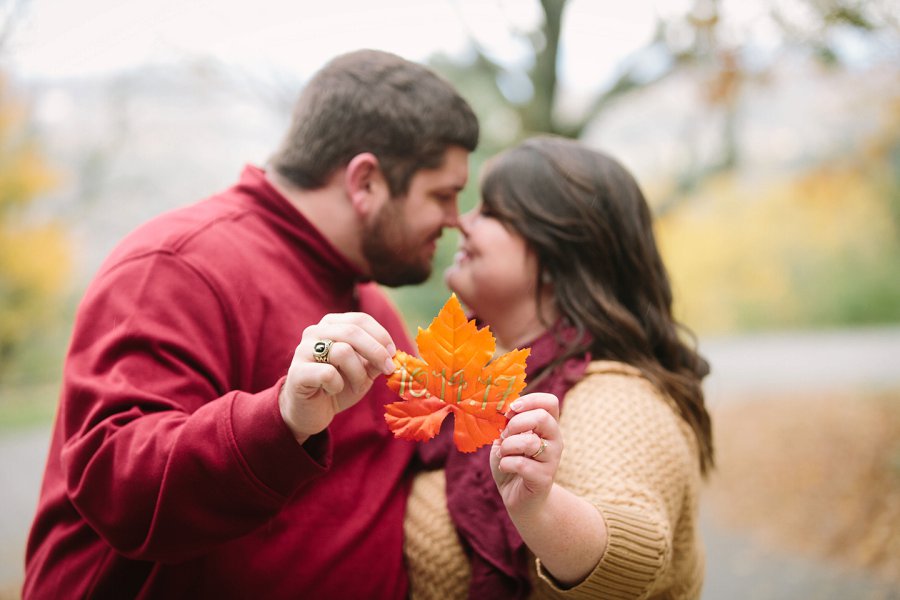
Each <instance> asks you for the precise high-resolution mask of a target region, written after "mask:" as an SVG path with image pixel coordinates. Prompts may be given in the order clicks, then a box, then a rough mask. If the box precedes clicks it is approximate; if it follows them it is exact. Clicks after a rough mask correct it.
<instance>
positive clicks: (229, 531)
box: [59, 253, 330, 562]
mask: <svg viewBox="0 0 900 600" xmlns="http://www.w3.org/2000/svg"><path fill="white" fill-rule="evenodd" d="M248 318H250V319H251V320H252V317H250V316H248ZM234 328H235V323H234V322H233V318H231V317H230V315H229V314H228V313H227V307H226V305H225V304H224V303H223V301H222V299H221V298H220V297H218V295H217V294H216V293H215V291H214V290H213V289H212V288H211V286H210V285H208V282H207V281H206V280H205V279H204V278H203V277H202V276H201V274H200V273H199V272H197V271H196V270H194V269H192V268H191V267H190V265H188V264H186V263H184V262H183V261H182V260H180V259H178V257H176V256H172V255H167V254H165V253H157V254H154V255H150V256H142V257H138V258H135V259H131V260H126V261H124V262H122V263H120V264H118V265H117V266H116V267H115V268H113V269H110V270H107V271H105V272H103V273H102V274H101V275H100V276H99V277H98V278H97V280H96V281H95V283H94V284H93V285H92V287H91V288H90V289H89V290H88V293H87V294H86V295H85V299H84V301H83V303H82V306H81V307H80V309H79V315H78V317H77V319H76V324H75V330H74V332H73V337H72V342H71V346H70V350H69V354H68V357H67V360H66V367H65V373H64V382H63V390H62V401H61V409H60V417H59V418H60V419H61V421H62V423H63V427H64V431H65V433H64V435H65V442H64V447H63V451H62V453H61V464H62V467H63V469H64V472H65V480H66V488H67V490H68V495H69V498H70V500H71V502H72V503H73V504H74V505H75V507H76V508H77V510H78V511H79V513H80V514H81V515H82V516H83V517H84V519H85V520H86V521H87V522H88V523H90V525H91V526H92V528H94V529H95V530H96V532H97V533H98V535H100V536H101V537H102V538H103V539H104V540H106V542H107V543H109V544H110V545H111V546H112V547H113V548H115V549H116V550H117V551H118V552H120V553H122V554H124V555H126V556H129V557H131V558H134V559H140V560H156V561H164V562H169V561H179V560H184V559H186V558H189V557H191V556H195V555H197V554H199V553H202V552H204V551H206V550H208V549H209V548H210V547H211V546H213V545H215V544H218V543H221V542H223V541H225V540H229V539H233V538H236V537H239V536H241V535H243V534H244V533H247V532H249V531H251V530H252V529H254V528H256V527H258V526H259V525H261V524H262V523H264V522H266V521H267V520H269V519H270V518H271V517H272V516H273V515H274V514H276V513H277V511H278V510H279V509H280V508H281V507H282V506H283V505H284V503H285V502H286V501H287V500H288V498H289V497H290V496H291V494H293V493H294V491H296V490H297V489H298V487H299V486H301V485H302V484H303V483H304V482H307V481H310V480H311V479H313V478H315V477H317V476H318V475H320V474H321V473H323V472H324V471H325V470H327V468H328V466H329V462H330V443H329V438H328V434H327V433H323V434H320V435H318V436H314V437H313V438H311V439H310V440H308V441H307V443H306V444H304V446H302V447H301V446H300V445H298V444H297V443H296V441H295V440H294V438H293V436H291V434H290V432H289V430H288V428H287V426H286V425H285V424H284V422H283V420H282V419H281V415H280V411H279V408H278V393H279V391H280V387H281V384H282V381H283V380H282V381H272V382H271V384H270V385H271V387H269V388H267V389H262V390H255V391H253V392H252V393H251V392H250V391H248V392H242V391H235V389H234V388H233V386H234V385H235V382H236V380H237V379H238V376H237V375H235V374H236V373H238V372H239V368H238V365H237V362H238V361H239V356H240V350H239V349H236V348H235V346H236V344H235V342H234V340H235V337H234V335H235V333H234ZM286 366H287V364H286V365H285V368H286Z"/></svg>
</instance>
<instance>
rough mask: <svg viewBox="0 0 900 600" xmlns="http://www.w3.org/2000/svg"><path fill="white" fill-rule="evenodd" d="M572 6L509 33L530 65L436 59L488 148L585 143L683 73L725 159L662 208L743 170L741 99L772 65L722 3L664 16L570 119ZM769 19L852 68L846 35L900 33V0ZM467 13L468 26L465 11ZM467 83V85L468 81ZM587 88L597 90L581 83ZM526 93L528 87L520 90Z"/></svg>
mask: <svg viewBox="0 0 900 600" xmlns="http://www.w3.org/2000/svg"><path fill="white" fill-rule="evenodd" d="M571 4H572V2H571V0H539V5H540V12H541V19H540V21H539V23H538V25H537V27H536V28H535V29H532V30H530V31H522V30H517V29H515V28H513V27H511V34H512V35H513V37H514V38H516V39H517V40H518V41H519V42H520V44H521V46H522V47H525V48H529V49H530V53H531V56H530V58H529V59H527V60H525V61H524V63H523V64H524V65H525V66H519V65H509V64H505V63H503V62H501V61H499V60H497V59H495V58H494V57H493V54H492V52H491V50H490V49H489V48H486V47H485V46H484V45H483V44H482V43H480V42H479V41H478V38H477V37H476V36H475V35H474V34H473V35H470V39H471V44H472V47H473V49H474V52H475V59H474V61H473V63H472V64H471V65H452V64H450V63H449V62H448V61H446V60H437V61H436V62H435V66H436V67H437V68H439V69H440V70H442V71H443V72H445V73H447V74H448V76H449V77H450V78H451V79H452V80H454V82H456V83H458V84H460V86H461V87H462V88H463V90H464V91H467V92H468V93H469V95H468V96H467V97H470V98H472V99H473V102H474V103H475V104H476V105H478V106H480V107H481V108H482V111H483V113H484V114H485V115H488V114H489V115H491V117H492V119H491V120H492V121H493V122H494V124H492V123H491V122H490V121H487V120H486V119H483V121H485V122H486V127H485V130H486V131H485V133H486V136H485V137H486V138H487V139H485V143H486V145H487V146H489V147H497V148H499V147H503V146H505V145H508V144H510V143H513V142H515V141H516V140H517V139H519V138H522V137H526V136H528V135H533V134H535V133H553V134H557V135H562V136H566V137H571V138H580V137H582V135H583V134H584V133H585V130H586V129H587V127H588V126H589V125H590V124H591V123H592V122H594V121H595V120H596V119H597V117H598V116H600V115H601V114H602V113H603V112H604V111H605V110H606V109H608V108H609V107H610V106H612V105H613V103H615V102H617V101H620V100H623V99H625V98H627V97H628V96H629V95H631V94H634V93H637V92H640V91H641V90H645V89H647V88H650V87H652V86H655V85H657V84H660V83H662V82H663V81H665V80H667V79H669V78H671V77H673V76H675V75H679V74H684V75H686V76H688V77H689V78H690V80H691V81H694V82H696V85H697V86H698V87H699V88H700V89H699V90H698V91H699V92H700V94H699V96H700V98H702V100H703V102H704V104H705V107H706V110H707V113H706V114H707V115H708V117H709V119H710V120H713V119H715V120H716V122H717V123H718V128H719V132H718V138H719V142H718V148H719V150H718V152H716V153H714V154H713V155H712V156H711V157H710V158H709V159H708V160H707V161H705V162H703V161H690V162H688V163H687V164H686V165H685V167H684V170H683V171H682V172H680V173H677V174H676V176H675V177H674V182H673V184H672V185H671V189H670V190H669V191H668V193H666V194H665V195H664V196H663V197H662V198H661V199H660V200H658V201H657V202H656V203H655V204H656V205H655V210H656V212H657V213H658V214H665V213H667V212H668V211H670V210H672V209H674V208H675V207H677V206H678V205H679V204H681V203H682V202H683V201H684V200H685V199H687V198H689V197H690V192H692V191H693V190H696V189H697V188H698V186H700V185H701V184H702V183H703V182H704V181H706V180H707V179H709V178H711V177H714V176H715V175H717V174H719V173H722V172H727V171H729V170H732V169H734V168H735V167H737V166H738V164H739V162H740V158H741V157H740V148H741V145H740V139H739V131H738V123H739V121H740V114H739V111H740V97H741V89H742V86H743V84H744V83H745V82H746V81H747V80H748V79H751V78H758V79H762V78H765V77H766V76H767V73H766V72H765V71H766V68H769V67H771V66H772V65H774V64H776V62H777V61H776V60H772V61H770V62H769V64H768V66H767V67H763V68H759V67H754V69H750V68H749V67H748V66H747V65H746V64H745V63H746V60H745V56H746V55H747V54H748V53H747V49H748V47H750V46H752V45H753V44H754V43H755V40H754V38H753V36H752V35H750V34H744V35H743V36H735V35H725V33H723V31H722V30H723V29H726V30H730V29H733V26H732V25H731V24H730V23H728V21H727V19H726V18H725V17H726V16H727V15H723V11H724V9H723V8H722V6H721V5H722V4H723V0H692V2H691V3H690V5H689V8H688V9H687V10H686V11H685V13H684V14H680V15H675V16H669V17H667V18H658V19H657V23H656V27H655V34H654V35H653V36H652V37H651V38H650V39H649V40H648V42H647V43H646V45H644V46H643V47H641V48H639V49H638V50H637V51H635V52H634V53H633V54H632V55H631V56H629V57H628V58H627V59H626V60H624V61H622V63H621V64H620V65H619V68H618V70H617V73H618V75H617V76H616V77H615V79H613V80H612V82H611V83H610V84H608V85H607V86H605V87H601V88H598V89H597V91H596V92H595V94H594V96H593V98H592V100H591V101H590V102H589V103H588V105H587V108H586V109H584V110H583V111H581V112H580V114H571V111H569V112H564V111H562V110H561V109H560V106H559V104H560V103H559V96H560V91H561V85H560V78H559V71H560V64H559V57H560V47H561V43H562V41H563V38H564V36H565V26H566V19H565V16H566V9H567V8H568V7H569V6H570V5H571ZM767 7H768V11H769V15H768V18H769V19H770V20H771V22H772V23H773V24H774V25H775V30H776V32H778V35H780V36H781V38H782V40H781V41H782V43H783V45H784V46H785V47H789V46H796V45H801V46H805V47H808V48H811V49H812V50H813V52H814V53H815V55H816V56H817V57H818V58H819V59H821V60H822V61H824V62H825V63H827V64H829V65H832V66H841V65H842V61H843V60H844V58H843V55H842V53H841V52H840V51H839V49H838V48H839V46H840V43H841V41H842V38H841V36H840V35H839V34H840V33H842V32H847V31H851V32H852V31H860V32H865V33H867V34H871V33H874V32H878V31H885V30H886V31H889V32H892V33H893V34H896V33H897V31H898V20H897V16H896V15H897V14H898V13H897V12H896V11H897V6H896V0H788V1H786V2H785V1H784V0H768V1H767ZM460 15H461V18H462V19H463V21H464V22H465V16H464V15H463V12H462V10H460ZM511 78H512V79H517V80H519V81H521V80H523V79H524V80H527V82H528V85H527V86H525V87H527V89H529V90H530V93H527V94H519V95H517V97H515V98H513V97H511V96H510V94H509V93H508V92H505V91H504V90H505V87H506V86H505V84H504V82H506V81H508V80H509V79H511ZM467 80H468V82H467ZM583 83H586V84H590V83H599V82H583ZM519 87H520V88H521V87H522V86H519ZM698 138H699V136H695V135H691V134H686V135H685V136H684V139H682V140H681V143H682V144H683V145H684V146H685V152H684V154H685V155H697V154H699V153H698V152H697V151H696V147H695V146H696V145H697V144H698V143H700V141H699V139H698Z"/></svg>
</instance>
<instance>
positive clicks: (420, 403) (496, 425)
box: [384, 294, 530, 452]
mask: <svg viewBox="0 0 900 600" xmlns="http://www.w3.org/2000/svg"><path fill="white" fill-rule="evenodd" d="M416 345H417V346H418V348H419V354H420V355H421V358H416V357H415V356H410V355H409V354H406V353H405V352H402V351H398V352H397V354H396V355H395V356H394V364H395V365H396V366H397V370H396V371H394V373H393V374H392V375H391V376H390V377H389V378H388V381H387V383H388V386H390V388H391V389H393V390H394V391H395V392H397V393H398V394H399V395H400V397H402V398H403V400H402V401H400V402H393V403H391V404H388V405H386V406H385V409H386V412H385V415H384V418H385V420H386V421H387V423H388V427H390V429H391V431H393V432H394V435H395V436H396V437H398V438H402V439H405V440H415V441H425V440H430V439H431V438H433V437H434V436H435V435H437V433H438V431H440V428H441V423H442V422H443V420H444V418H445V417H446V416H447V415H448V414H450V413H453V419H454V427H453V441H454V442H455V443H456V447H457V448H458V449H459V450H460V451H461V452H474V451H475V450H477V449H478V448H480V447H481V446H484V445H485V444H489V443H491V442H493V441H494V440H495V439H497V436H498V435H500V432H501V431H503V428H504V427H506V422H507V418H506V416H505V413H506V412H507V410H508V409H509V404H510V403H511V402H512V401H513V400H515V399H516V398H518V397H519V393H520V392H521V391H522V389H523V388H524V387H525V359H526V358H527V356H528V353H529V352H530V350H529V349H528V348H525V349H522V350H513V351H512V352H507V353H506V354H503V355H501V356H499V357H497V358H495V359H494V360H491V359H492V358H493V356H494V350H495V348H496V343H495V341H494V336H493V335H492V334H491V331H490V328H489V327H484V328H482V329H478V327H477V326H476V325H475V321H469V320H468V319H466V315H465V313H464V312H463V310H462V306H460V304H459V300H457V299H456V294H452V295H451V296H450V298H449V299H448V300H447V302H446V303H445V304H444V307H443V308H442V309H441V310H440V312H439V313H438V315H437V317H435V318H434V320H433V321H432V322H431V325H429V326H428V329H422V328H421V327H420V328H419V334H418V335H417V336H416Z"/></svg>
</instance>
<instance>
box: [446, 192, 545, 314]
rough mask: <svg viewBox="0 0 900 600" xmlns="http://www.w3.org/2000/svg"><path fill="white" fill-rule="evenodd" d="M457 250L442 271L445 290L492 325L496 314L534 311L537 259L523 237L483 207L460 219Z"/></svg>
mask: <svg viewBox="0 0 900 600" xmlns="http://www.w3.org/2000/svg"><path fill="white" fill-rule="evenodd" d="M459 229H460V232H461V234H462V235H460V241H459V249H458V251H457V253H456V256H455V257H454V260H453V264H452V265H451V266H450V267H449V268H448V269H447V270H446V271H445V272H444V281H445V282H446V283H447V286H448V287H449V288H450V289H451V290H453V291H454V292H456V294H457V295H458V296H459V298H460V300H462V301H463V302H464V303H465V304H466V305H468V306H469V308H471V309H472V310H473V311H474V312H475V314H477V315H478V316H479V317H481V318H483V319H485V320H486V321H487V322H488V323H489V324H490V321H491V318H492V317H493V316H494V315H498V314H500V313H499V312H498V311H503V312H507V313H508V314H516V313H518V312H519V310H521V309H522V308H523V307H525V308H526V309H527V308H528V307H529V305H530V307H531V308H532V309H534V308H535V305H536V302H535V289H536V286H537V271H538V265H537V257H536V256H535V255H534V253H533V252H532V251H531V250H530V249H529V248H528V246H527V244H526V243H525V239H524V238H523V237H522V236H521V235H519V234H518V233H516V232H515V231H513V230H512V229H511V228H509V227H507V226H505V225H504V224H502V223H501V222H500V221H498V220H497V219H495V218H493V217H492V216H491V215H490V213H489V212H488V211H486V210H485V209H484V207H483V205H480V206H478V207H476V208H475V209H474V210H472V211H470V212H468V213H466V214H464V215H462V216H461V217H460V219H459Z"/></svg>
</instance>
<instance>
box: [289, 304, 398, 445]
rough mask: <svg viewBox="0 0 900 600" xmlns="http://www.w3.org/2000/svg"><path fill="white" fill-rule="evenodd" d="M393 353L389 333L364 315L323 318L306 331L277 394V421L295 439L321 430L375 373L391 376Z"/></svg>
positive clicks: (357, 397)
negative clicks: (279, 421)
mask: <svg viewBox="0 0 900 600" xmlns="http://www.w3.org/2000/svg"><path fill="white" fill-rule="evenodd" d="M394 352H396V347H395V346H394V343H393V341H392V340H391V336H390V334H389V333H388V332H387V330H386V329H385V328H384V327H382V326H381V325H380V324H379V323H378V322H377V321H375V319H373V318H372V317H371V316H369V315H367V314H365V313H340V314H330V315H325V316H324V317H322V320H321V321H319V322H318V323H317V324H316V325H311V326H309V327H307V328H306V329H305V330H304V331H303V337H302V339H301V340H300V344H298V345H297V349H296V350H295V351H294V358H293V360H292V361H291V367H290V369H289V370H288V375H287V379H286V380H285V382H284V387H282V388H281V393H280V394H279V396H278V404H279V407H280V408H281V417H282V418H283V419H284V422H285V423H286V424H287V426H288V428H290V430H291V432H293V434H294V437H295V438H297V441H298V442H300V443H303V442H304V441H306V439H307V438H309V437H310V436H312V435H314V434H316V433H319V432H320V431H323V430H324V429H325V428H326V427H328V425H329V424H330V423H331V420H332V419H333V418H334V416H335V415H336V414H337V413H339V412H341V411H342V410H345V409H347V408H350V407H351V406H353V405H355V404H356V403H357V402H359V400H360V399H361V398H362V397H363V396H364V395H365V394H366V392H368V391H369V388H371V387H372V382H373V381H375V379H376V378H377V377H378V376H379V375H389V374H391V373H393V372H394V369H395V367H394V363H393V361H392V360H391V357H392V356H393V355H394ZM317 354H318V358H317Z"/></svg>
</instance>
